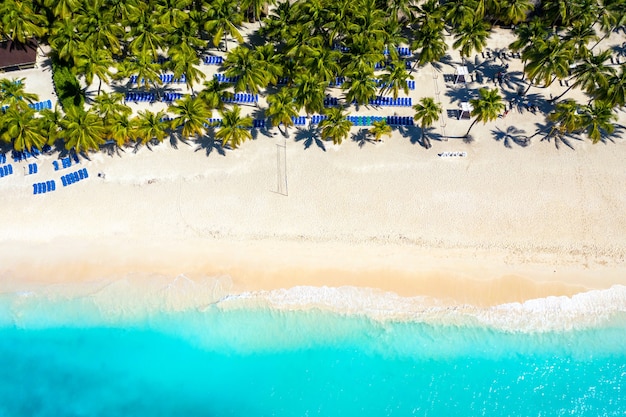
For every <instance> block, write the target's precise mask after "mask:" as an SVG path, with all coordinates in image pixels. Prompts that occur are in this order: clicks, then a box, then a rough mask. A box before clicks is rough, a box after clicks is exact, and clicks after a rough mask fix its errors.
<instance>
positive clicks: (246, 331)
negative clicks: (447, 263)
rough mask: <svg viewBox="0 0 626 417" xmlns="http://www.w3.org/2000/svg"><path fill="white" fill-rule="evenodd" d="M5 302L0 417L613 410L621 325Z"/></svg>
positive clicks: (621, 357) (625, 334) (617, 404)
mask: <svg viewBox="0 0 626 417" xmlns="http://www.w3.org/2000/svg"><path fill="white" fill-rule="evenodd" d="M23 298H24V297H19V296H13V295H11V296H5V297H4V298H3V299H1V300H0V365H1V366H0V416H2V417H4V416H7V417H9V416H11V417H21V416H148V415H150V416H173V415H181V416H182V415H186V416H306V415H308V416H313V415H319V416H328V417H333V416H343V417H346V416H363V415H367V416H407V415H416V416H449V415H455V416H477V415H489V416H558V415H576V416H598V415H603V416H604V415H606V416H617V415H620V416H621V415H624V414H625V413H626V398H624V392H623V390H624V389H625V388H624V387H625V386H626V385H625V383H626V348H624V346H626V316H624V315H623V314H622V313H615V314H613V315H612V316H611V319H610V320H608V321H605V322H604V323H603V325H602V326H594V327H590V328H584V329H579V330H572V331H559V332H530V333H528V332H526V333H514V332H508V331H504V330H497V329H495V328H492V327H489V326H475V325H461V326H458V325H456V326H453V325H445V324H432V323H428V322H420V321H419V320H418V321H393V320H386V321H380V320H372V319H370V318H368V317H366V316H358V315H350V316H347V315H340V314H336V313H332V312H327V311H321V310H315V309H313V310H306V311H278V310H275V309H271V308H260V307H257V308H229V309H226V310H225V309H222V308H219V307H218V306H211V307H208V308H205V309H203V310H199V309H188V310H185V311H178V312H169V313H168V312H162V311H152V312H149V313H146V314H144V315H141V316H133V317H131V318H129V317H125V318H124V319H122V318H114V319H111V315H110V314H109V313H110V312H108V311H104V310H102V309H101V308H98V307H97V306H96V305H95V304H94V303H93V302H91V301H90V300H89V299H65V300H58V299H56V300H49V301H46V300H43V299H42V300H36V299H35V301H33V302H24V301H23Z"/></svg>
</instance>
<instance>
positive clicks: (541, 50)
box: [0, 0, 626, 152]
mask: <svg viewBox="0 0 626 417" xmlns="http://www.w3.org/2000/svg"><path fill="white" fill-rule="evenodd" d="M0 3H1V4H0V39H11V40H13V41H15V42H18V43H19V42H21V43H24V42H27V41H28V39H30V38H32V37H35V38H37V39H38V40H39V41H40V42H42V43H45V44H47V45H49V46H50V47H51V49H52V53H51V57H52V62H53V73H54V83H55V88H56V90H57V95H58V97H59V101H60V104H61V109H54V110H46V111H42V112H38V113H37V112H32V111H31V110H30V109H29V108H28V106H27V104H28V103H30V102H33V101H37V98H36V97H34V96H33V95H32V94H26V92H25V91H23V84H21V86H22V87H20V88H22V90H21V91H18V90H16V86H14V85H13V83H12V81H9V80H0V102H1V103H2V105H4V106H8V108H7V109H5V112H3V113H2V114H0V138H3V139H4V140H8V141H10V142H11V143H12V145H13V147H14V148H15V149H16V150H22V149H31V148H32V147H41V146H42V145H43V144H44V143H50V142H54V141H55V140H57V139H60V140H63V141H64V145H65V146H66V147H68V148H74V149H76V150H77V151H84V152H87V151H90V150H96V149H98V146H99V145H100V144H101V143H103V142H104V141H106V140H114V141H115V143H116V144H117V145H118V146H127V145H130V144H132V143H133V142H135V141H137V142H138V143H143V144H147V143H150V142H154V141H162V140H164V139H165V138H166V137H167V136H168V135H170V134H171V133H172V132H175V131H176V132H179V133H180V135H182V136H183V137H186V138H195V137H198V136H201V135H205V134H213V133H212V131H207V129H206V123H207V120H206V119H207V118H208V117H209V116H210V115H211V113H212V110H217V111H219V112H220V114H222V117H224V118H228V120H223V122H222V126H221V128H219V129H217V132H216V135H219V138H220V139H222V141H223V142H224V143H225V144H226V143H229V144H230V146H231V147H233V148H235V147H237V146H239V145H240V144H241V143H242V142H243V141H244V140H246V139H249V135H247V134H245V133H244V131H245V129H247V128H248V126H249V123H248V118H246V117H242V116H241V115H240V109H239V108H238V107H236V106H233V105H231V104H229V102H230V100H228V98H229V97H231V95H232V92H230V91H229V89H230V88H231V87H234V88H233V90H234V91H235V92H247V93H251V94H257V93H260V94H265V95H266V98H267V100H266V101H267V103H268V107H267V108H266V109H263V110H264V111H265V115H266V117H268V118H269V119H270V120H271V122H272V124H273V125H274V126H277V127H280V126H282V127H284V129H285V132H286V130H287V128H288V127H289V126H291V125H292V121H291V118H292V117H293V116H295V115H296V113H297V112H298V111H302V110H303V111H304V112H305V113H306V114H307V115H308V116H310V115H312V114H314V113H320V112H322V111H324V100H325V98H326V96H327V95H328V94H329V88H330V86H331V85H332V84H333V83H335V81H336V80H337V78H342V79H344V82H343V85H342V89H343V93H344V96H343V98H342V99H341V102H340V107H343V108H345V107H346V106H347V105H350V104H352V103H353V102H354V103H356V104H357V105H367V104H368V103H369V100H371V99H372V98H374V97H376V96H377V95H385V94H389V95H392V96H394V97H397V96H398V95H399V94H401V93H403V92H404V93H406V92H407V91H408V81H409V80H411V79H412V78H413V75H412V71H413V69H415V68H413V69H411V70H407V68H406V67H405V65H404V64H405V62H404V61H403V59H402V58H401V57H400V56H399V54H398V52H397V51H396V48H397V47H398V46H406V45H410V46H411V48H412V49H413V51H414V52H413V53H414V55H413V56H412V57H411V59H412V62H413V66H414V67H421V66H425V65H428V64H436V63H437V62H438V61H440V60H441V59H442V58H444V56H445V55H446V53H447V52H448V44H447V42H446V37H447V36H451V37H452V47H453V48H454V49H456V50H458V51H459V53H460V54H461V56H462V57H463V58H469V57H470V56H472V55H473V54H476V53H479V52H481V51H482V50H483V49H484V48H485V46H486V42H487V40H488V39H489V37H490V35H491V31H492V27H493V26H495V25H501V24H504V25H511V24H513V25H516V27H515V29H514V33H515V36H516V40H515V41H514V42H513V43H512V44H511V45H510V48H511V49H512V50H515V51H519V52H520V53H521V57H522V61H523V63H524V72H525V75H526V80H527V81H528V83H527V85H525V86H524V88H523V90H525V91H522V93H525V92H527V91H528V90H529V89H531V88H533V87H545V86H549V85H551V84H552V83H554V82H555V81H556V80H562V81H565V80H567V81H568V82H569V85H570V86H571V88H576V89H580V90H582V91H583V92H585V93H586V94H587V95H588V96H589V99H590V101H589V103H587V104H586V105H579V104H576V105H574V104H572V103H571V102H570V101H568V100H567V98H566V99H565V101H560V100H561V97H556V98H554V99H553V103H552V104H551V105H553V106H554V111H553V112H550V113H551V114H555V115H550V116H549V119H548V121H549V122H550V123H551V125H552V126H554V127H555V129H557V130H556V131H558V132H559V133H558V134H568V133H570V132H571V133H574V132H586V134H587V135H588V137H589V138H590V139H591V140H592V141H593V142H594V143H595V142H597V141H598V140H601V139H602V137H604V136H606V135H609V134H611V132H612V131H613V126H612V123H613V122H614V120H615V112H616V109H618V108H620V107H623V106H624V105H625V104H626V92H625V88H626V66H625V65H623V64H622V65H610V64H609V62H608V61H609V58H610V51H607V50H599V48H596V47H597V46H598V42H599V41H600V40H601V39H604V38H606V37H608V36H609V35H610V34H611V33H613V32H615V31H618V30H620V28H623V27H624V26H625V25H626V17H625V16H626V0H572V1H563V0H559V1H553V0H549V1H548V0H546V1H542V2H539V3H536V2H531V1H530V0H488V1H487V0H452V1H445V2H440V1H438V0H333V1H331V0H296V1H295V2H289V1H287V0H279V1H278V2H276V1H275V0H246V1H236V0H210V1H209V0H177V1H173V0H145V1H139V0H125V1H119V0H60V1H49V0H5V1H2V2H0ZM535 4H537V6H534V5H535ZM270 5H271V6H274V7H271V8H269V14H267V12H266V11H267V10H268V8H267V6H270ZM535 7H536V9H535ZM264 13H265V14H264ZM251 21H260V25H259V29H258V32H257V33H255V34H254V36H252V37H251V38H250V42H249V43H246V44H244V43H243V38H242V35H241V29H242V26H243V25H244V24H245V23H246V22H251ZM252 27H255V26H252ZM212 48H217V49H220V50H223V51H227V55H226V59H225V62H224V64H223V67H222V69H221V70H222V72H224V73H225V74H226V76H228V77H233V78H235V79H236V81H235V83H234V84H233V85H229V84H226V83H223V82H220V81H218V80H213V79H212V80H204V78H203V77H204V75H203V73H202V72H201V71H200V70H199V68H198V66H199V65H200V63H201V59H202V58H203V57H204V56H205V55H206V54H207V52H209V51H210V49H212ZM380 64H383V66H384V69H383V70H382V74H380V73H379V74H380V75H375V69H376V68H378V67H377V66H378V65H380ZM172 72H173V73H174V76H175V77H176V78H180V77H183V76H184V78H185V83H186V85H187V87H188V88H189V89H190V90H191V95H190V96H188V97H184V98H183V99H181V100H179V101H177V102H175V103H173V104H172V105H171V106H170V107H169V108H168V109H167V111H166V112H158V113H153V112H149V111H148V112H141V113H139V114H138V115H137V116H135V117H131V112H129V110H128V108H127V107H125V106H124V105H123V104H122V98H121V97H120V96H116V95H114V94H107V93H105V92H103V91H102V89H101V87H102V85H103V84H107V83H111V82H118V83H119V82H123V83H125V84H126V83H128V85H131V84H130V82H129V81H128V78H129V77H130V76H131V75H133V76H136V80H135V79H133V82H134V85H132V86H133V87H135V86H136V87H139V88H141V89H146V90H147V89H152V88H155V87H160V86H161V84H162V81H161V75H163V74H164V73H172ZM374 78H379V79H380V86H379V85H378V84H377V83H376V82H375V81H374ZM79 80H80V82H79ZM81 83H84V84H86V85H87V86H88V88H90V87H91V85H92V84H93V83H97V84H96V85H97V88H95V87H94V88H93V90H97V91H96V93H95V97H94V98H93V102H92V101H91V100H90V101H89V103H88V104H89V105H90V106H91V108H90V109H89V110H85V109H84V108H83V106H84V104H85V94H84V89H83V88H82V87H81ZM279 84H280V85H279ZM283 84H284V85H283ZM196 86H200V90H199V91H197V92H195V91H194V88H196ZM335 91H336V90H335ZM568 91H569V90H567V91H566V92H565V93H564V94H563V96H565V95H566V94H567V93H568ZM433 104H434V103H433V102H430V101H427V100H426V99H424V100H422V101H421V102H420V104H419V105H418V106H416V107H415V111H416V116H415V117H416V120H417V121H419V122H420V124H421V128H422V129H421V130H422V140H425V139H426V135H425V132H426V130H427V128H428V126H431V125H432V123H433V122H434V121H436V120H437V117H439V114H440V113H441V111H440V109H438V108H436V106H433ZM472 104H473V106H474V110H473V112H472V116H473V117H475V119H474V121H473V122H472V124H471V126H470V128H469V129H468V132H467V135H469V132H470V130H471V128H472V127H473V125H474V124H475V123H476V122H477V121H482V122H488V121H490V120H493V119H494V118H495V117H497V115H498V114H500V112H502V111H503V110H504V104H503V102H502V99H501V98H500V97H499V95H498V94H497V92H495V90H492V91H489V90H481V91H480V93H479V98H477V99H474V100H473V101H472ZM572 108H576V109H577V116H576V117H574V115H573V114H570V113H571V109H572ZM568 112H569V113H568ZM327 115H328V118H327V119H326V120H325V121H323V122H322V123H321V124H320V127H321V130H320V131H321V135H322V137H323V138H325V139H332V140H333V141H334V142H336V143H341V141H342V139H344V138H345V137H346V136H347V135H348V133H347V132H348V131H349V129H350V122H348V121H347V119H346V118H345V114H344V112H343V111H342V110H340V109H331V110H328V111H327ZM557 115H558V116H557ZM172 116H173V121H172V122H171V123H170V122H169V121H166V120H164V119H165V118H166V117H172ZM566 116H567V117H566ZM570 116H571V117H572V118H574V119H575V121H576V123H575V125H576V128H574V127H573V126H574V124H573V121H572V120H569V119H568V117H570ZM10 119H13V120H10ZM242 129H243V130H242ZM384 129H386V128H385V127H384V126H375V128H373V131H374V132H376V133H373V134H374V135H375V136H377V135H379V134H380V135H383V134H386V133H385V130H384ZM556 131H555V132H556ZM208 132H210V133H208ZM248 133H249V132H248ZM555 134H556V133H555ZM377 137H378V136H377ZM42 138H45V141H43V142H42Z"/></svg>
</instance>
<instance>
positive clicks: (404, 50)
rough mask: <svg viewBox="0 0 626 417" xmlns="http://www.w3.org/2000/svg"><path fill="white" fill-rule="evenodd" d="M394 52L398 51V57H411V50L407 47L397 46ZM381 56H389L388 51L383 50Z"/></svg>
mask: <svg viewBox="0 0 626 417" xmlns="http://www.w3.org/2000/svg"><path fill="white" fill-rule="evenodd" d="M396 51H398V55H400V56H409V55H411V48H407V47H405V46H399V47H397V48H396ZM383 54H384V55H389V50H388V49H385V50H384V51H383Z"/></svg>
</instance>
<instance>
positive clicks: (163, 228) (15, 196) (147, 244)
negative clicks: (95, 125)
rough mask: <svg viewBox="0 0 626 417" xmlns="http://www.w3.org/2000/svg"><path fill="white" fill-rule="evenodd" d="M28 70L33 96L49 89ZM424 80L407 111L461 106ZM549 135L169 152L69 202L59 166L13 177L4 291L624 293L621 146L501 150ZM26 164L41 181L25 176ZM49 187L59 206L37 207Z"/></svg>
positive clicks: (276, 140)
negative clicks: (520, 139)
mask: <svg viewBox="0 0 626 417" xmlns="http://www.w3.org/2000/svg"><path fill="white" fill-rule="evenodd" d="M498 41H499V42H500V43H502V44H503V45H502V46H504V45H506V44H507V43H508V42H509V40H508V39H506V37H504V38H502V37H501V38H498ZM496 46H497V45H496ZM514 65H515V64H512V69H511V71H513V70H514V69H515V68H514ZM204 68H205V69H206V70H207V71H214V70H215V69H214V68H213V69H209V68H208V66H205V67H204ZM29 71H30V72H29V73H28V74H26V75H27V76H28V79H27V85H30V84H29V82H30V78H37V79H39V80H40V81H39V82H40V83H44V82H43V81H41V79H45V77H49V73H47V72H44V73H43V74H39V75H37V74H36V71H37V70H29ZM429 71H430V70H428V69H424V70H421V71H420V72H418V73H417V74H416V81H417V83H418V85H420V86H421V87H422V88H420V89H418V91H413V92H411V96H412V97H413V101H414V102H416V101H417V100H418V99H419V97H423V96H433V95H434V94H435V93H436V90H437V89H440V90H441V94H440V95H439V98H440V99H441V100H442V102H443V103H444V108H452V107H455V106H457V105H458V103H456V101H458V98H459V97H460V95H462V93H463V91H459V90H458V87H455V86H447V87H446V86H445V85H444V84H442V83H443V80H442V79H439V84H437V82H436V81H434V80H433V77H432V74H431V73H430V72H429ZM444 72H450V70H449V69H448V70H444ZM42 77H43V78H42ZM44 84H45V83H44ZM36 85H38V84H36ZM180 88H183V87H180ZM558 89H559V87H556V86H555V87H552V88H551V89H548V90H546V91H542V94H544V93H545V94H547V93H548V91H552V92H553V93H554V94H557V93H558V92H559V91H557V90H558ZM338 92H339V90H338ZM41 98H42V99H48V98H49V97H47V96H46V97H41ZM141 106H146V105H145V104H143V105H137V109H138V108H142V107H141ZM246 109H247V111H248V112H250V113H252V112H254V111H256V108H254V107H250V108H246ZM402 111H404V112H406V113H407V115H409V114H410V113H411V112H410V110H408V109H386V110H384V111H380V110H376V109H369V108H363V107H362V108H360V109H358V110H357V109H352V111H351V113H353V114H367V115H372V114H381V115H382V114H393V113H394V112H399V113H398V114H400V113H402ZM402 114H403V113H402ZM403 115H404V114H403ZM619 117H620V121H619V123H621V124H626V123H625V122H626V116H625V114H624V112H620V113H619ZM543 120H544V118H543V115H540V114H539V115H533V114H532V113H529V112H521V111H520V112H518V111H513V112H512V113H510V114H509V115H508V116H507V117H506V118H501V119H498V120H497V121H495V122H492V123H489V124H487V125H481V124H477V125H476V126H475V128H474V135H473V136H474V141H473V142H471V143H466V142H464V141H463V140H461V139H455V138H454V137H455V136H457V137H458V136H461V135H462V134H463V133H464V132H465V130H466V129H467V127H468V126H469V124H470V121H467V120H454V119H445V123H442V124H441V125H439V126H435V128H434V129H433V131H432V134H433V141H432V144H433V147H432V148H431V149H429V150H426V149H424V148H423V147H421V146H420V145H419V143H418V141H417V139H418V138H419V129H417V128H411V129H407V130H402V131H397V130H396V131H394V134H393V137H391V138H389V139H385V140H384V142H383V143H378V144H376V143H371V142H368V141H363V140H359V139H358V136H359V133H360V131H359V128H356V127H355V128H353V130H352V133H353V134H354V135H356V138H349V139H347V140H346V141H345V142H344V143H343V144H342V145H341V146H334V145H332V144H329V143H321V142H319V141H316V140H315V137H314V136H312V135H311V134H310V132H309V131H308V130H307V129H291V134H290V137H288V138H283V136H282V135H279V134H277V130H276V129H272V130H270V131H263V130H258V131H255V138H254V140H253V141H250V142H248V143H245V144H244V145H243V146H242V147H241V148H240V149H238V150H236V151H230V150H226V151H225V152H222V153H223V154H221V153H220V152H221V149H219V148H218V147H215V146H214V144H213V143H212V142H211V141H210V140H203V141H201V143H200V144H198V143H195V142H188V143H186V142H181V141H175V140H174V141H173V142H171V143H163V144H161V145H159V146H156V147H153V148H151V149H149V148H146V147H143V148H140V149H138V150H137V151H136V152H134V151H133V150H132V149H127V150H125V151H120V152H116V153H114V154H112V155H108V154H106V153H104V152H102V153H98V154H93V155H91V156H90V160H82V161H81V163H80V164H79V165H77V166H76V167H77V168H82V167H86V168H87V169H88V170H89V173H90V177H89V178H88V179H87V180H83V181H81V182H79V183H76V184H73V185H70V186H68V187H62V185H61V181H60V176H61V175H63V174H65V173H67V172H71V171H73V170H74V168H70V169H65V170H61V171H54V170H53V167H52V160H54V159H56V158H57V156H56V155H52V156H42V157H39V158H38V159H37V160H32V161H27V162H20V163H14V164H13V165H14V170H15V171H16V174H14V175H12V176H9V177H6V178H3V179H0V193H1V194H2V204H0V218H2V219H3V224H2V227H0V253H1V254H2V256H1V258H2V261H1V262H0V277H1V279H0V291H4V292H8V291H22V290H28V289H33V288H38V287H40V286H49V285H53V284H54V285H58V284H59V283H75V282H83V283H89V282H110V281H115V280H119V279H129V277H131V278H130V279H131V280H132V279H136V280H137V282H141V285H147V284H146V283H147V281H146V279H148V281H150V279H152V280H154V281H155V282H158V283H159V285H161V284H163V283H167V282H171V281H172V280H173V279H174V278H175V277H177V276H181V274H184V276H186V277H191V278H192V279H195V280H197V281H198V282H199V281H202V279H204V278H206V277H209V278H213V277H221V278H222V280H221V281H220V282H221V283H222V284H223V286H222V288H221V290H220V291H221V293H222V294H239V293H242V292H247V291H260V290H272V289H280V288H292V287H297V286H315V287H322V286H329V287H340V286H357V287H367V288H377V289H380V290H384V291H391V292H394V293H397V294H399V295H401V296H405V297H414V296H426V297H429V298H432V299H433V300H439V301H441V300H443V301H445V302H446V303H449V304H454V305H459V304H474V305H479V306H489V305H496V304H502V303H509V302H523V301H525V300H529V299H534V298H542V297H547V296H552V295H565V296H572V295H574V294H577V293H580V292H584V291H588V290H591V289H604V288H609V287H611V286H612V285H615V284H622V285H626V215H625V214H624V213H625V210H624V208H626V193H625V192H624V189H625V188H624V184H626V170H625V169H624V166H625V163H626V140H625V139H624V137H623V136H621V135H619V134H618V135H616V136H614V137H613V138H612V140H609V141H607V142H606V143H600V144H597V145H591V143H590V142H589V141H587V140H584V141H583V140H580V141H578V140H570V141H569V142H568V143H563V142H557V143H554V142H552V141H541V140H540V137H537V138H535V139H533V141H532V142H531V143H530V145H529V146H525V147H522V146H519V145H517V144H516V143H515V142H514V141H512V139H511V137H510V135H508V133H510V132H511V131H512V129H520V130H522V131H524V132H526V133H532V132H534V130H535V129H536V125H537V123H542V122H543ZM503 132H504V133H503ZM446 137H448V140H443V139H445V138H446ZM443 152H466V156H464V157H441V156H439V154H441V153H443ZM30 162H37V164H38V165H39V173H38V174H35V175H25V172H27V171H26V168H25V167H27V164H28V163H30ZM98 173H103V174H105V178H99V177H98V176H97V174H98ZM49 179H54V180H56V184H57V190H56V191H54V192H51V193H47V194H45V195H33V194H32V184H33V183H35V182H39V181H45V180H49ZM132 277H135V278H132ZM155 277H159V278H158V279H157V278H155ZM211 282H213V281H211ZM222 284H221V285H222Z"/></svg>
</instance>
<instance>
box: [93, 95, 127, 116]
mask: <svg viewBox="0 0 626 417" xmlns="http://www.w3.org/2000/svg"><path fill="white" fill-rule="evenodd" d="M123 101H124V95H123V94H122V93H107V92H104V93H102V94H100V95H99V96H97V97H96V98H95V100H94V103H93V106H92V109H93V111H94V112H95V113H96V114H97V115H98V116H100V117H101V118H102V119H104V120H105V123H107V120H108V119H111V118H113V117H115V116H117V115H122V116H124V117H128V116H130V114H131V113H132V112H133V111H132V109H131V108H130V107H128V106H127V105H125V104H123Z"/></svg>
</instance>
